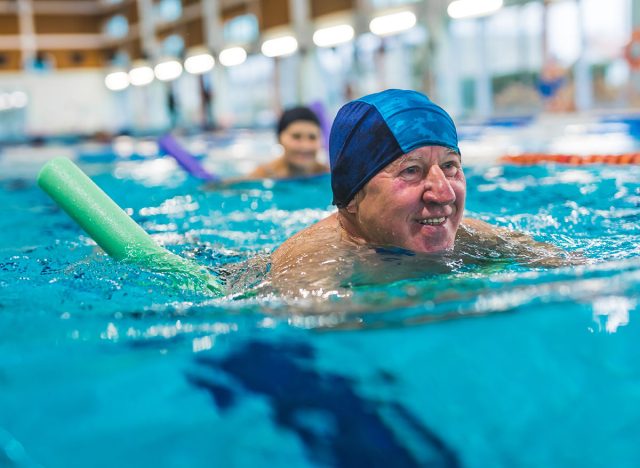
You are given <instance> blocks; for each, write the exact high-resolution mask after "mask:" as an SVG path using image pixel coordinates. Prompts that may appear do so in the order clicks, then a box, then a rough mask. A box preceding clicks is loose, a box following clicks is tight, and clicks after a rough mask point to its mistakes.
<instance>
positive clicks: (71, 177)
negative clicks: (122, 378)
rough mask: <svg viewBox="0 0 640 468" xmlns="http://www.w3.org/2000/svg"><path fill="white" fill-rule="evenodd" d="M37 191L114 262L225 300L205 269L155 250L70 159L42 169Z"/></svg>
mask: <svg viewBox="0 0 640 468" xmlns="http://www.w3.org/2000/svg"><path fill="white" fill-rule="evenodd" d="M38 185H39V186H40V187H41V188H42V189H43V190H44V191H45V192H47V194H48V195H49V196H50V197H51V198H53V200H54V201H55V202H56V203H57V204H58V205H59V206H60V207H61V208H62V209H63V210H64V211H65V212H66V213H67V214H68V215H69V216H71V218H73V220H74V221H76V222H77V223H78V224H79V225H80V226H81V227H82V229H84V230H85V231H86V232H87V234H89V235H90V236H91V238H93V240H94V241H96V243H97V244H98V245H99V246H100V247H102V249H103V250H104V251H105V252H106V253H108V254H109V255H110V256H112V257H113V258H115V259H116V260H123V261H128V262H134V263H136V264H139V265H141V266H143V267H145V268H147V269H150V270H152V271H157V272H161V273H164V274H166V275H167V276H168V277H170V278H171V279H172V280H173V281H174V283H176V284H178V285H179V286H181V287H186V288H189V289H193V290H200V291H205V292H209V293H214V294H216V295H222V294H223V289H222V286H221V285H220V283H219V282H218V280H217V279H216V278H215V277H214V276H212V275H211V274H210V273H209V272H207V270H206V269H205V268H203V267H201V266H200V265H197V264H196V263H193V262H191V261H189V260H186V259H184V258H182V257H180V256H178V255H175V254H173V253H171V252H169V251H168V250H166V249H165V248H163V247H161V246H159V245H158V244H156V243H155V242H154V240H153V239H152V238H151V236H150V235H149V234H147V233H146V232H145V231H144V229H142V228H141V227H140V226H138V224H136V222H135V221H134V220H133V219H131V218H130V217H129V216H128V215H127V214H126V213H125V212H124V211H123V210H122V209H121V208H120V207H119V206H118V205H117V204H116V203H115V202H114V201H113V200H112V199H111V198H109V196H108V195H107V194H106V193H104V192H103V191H102V190H101V189H100V187H98V186H97V185H96V184H95V183H93V181H92V180H91V179H90V178H89V177H87V175H86V174H85V173H84V172H82V170H80V168H79V167H78V166H76V165H75V164H74V163H73V162H71V161H70V160H69V159H67V158H56V159H53V160H51V161H49V162H48V163H47V164H45V165H44V167H43V168H42V169H41V170H40V173H39V174H38Z"/></svg>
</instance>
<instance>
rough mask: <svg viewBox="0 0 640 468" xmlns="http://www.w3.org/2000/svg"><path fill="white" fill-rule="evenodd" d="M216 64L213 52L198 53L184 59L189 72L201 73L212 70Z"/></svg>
mask: <svg viewBox="0 0 640 468" xmlns="http://www.w3.org/2000/svg"><path fill="white" fill-rule="evenodd" d="M215 64H216V61H215V59H214V58H213V56H212V55H211V54H209V53H204V54H196V55H192V56H190V57H187V60H185V61H184V68H185V70H187V71H188V72H189V73H192V74H194V75H201V74H203V73H206V72H208V71H209V70H211V69H212V68H213V66H214V65H215Z"/></svg>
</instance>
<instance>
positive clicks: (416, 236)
mask: <svg viewBox="0 0 640 468" xmlns="http://www.w3.org/2000/svg"><path fill="white" fill-rule="evenodd" d="M466 193H467V186H466V181H465V178H464V173H463V172H462V166H461V161H460V156H459V155H458V154H457V153H455V152H454V151H452V150H450V149H448V148H444V147H441V146H424V147H422V148H418V149H415V150H413V151H411V152H410V153H407V154H405V155H404V156H402V157H400V158H398V159H396V160H395V161H394V162H392V163H391V164H389V165H388V166H387V167H385V168H384V169H383V170H382V171H380V172H379V173H378V174H376V175H375V176H374V177H373V178H372V179H371V180H370V181H369V182H368V183H367V184H366V185H365V186H364V188H363V189H362V190H361V191H360V192H358V194H357V195H356V197H355V198H354V199H353V200H352V201H351V202H350V203H349V205H348V206H347V211H349V212H350V213H352V214H353V215H355V219H356V225H357V227H358V229H359V233H360V235H361V236H362V237H363V238H364V239H365V240H366V241H367V242H369V243H371V244H375V245H387V246H396V247H401V248H404V249H407V250H412V251H414V252H440V251H443V250H447V249H451V248H453V244H454V242H455V236H456V232H457V230H458V226H459V225H460V221H461V220H462V214H463V211H464V202H465V197H466Z"/></svg>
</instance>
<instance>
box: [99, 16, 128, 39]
mask: <svg viewBox="0 0 640 468" xmlns="http://www.w3.org/2000/svg"><path fill="white" fill-rule="evenodd" d="M104 33H105V34H106V35H107V36H108V37H110V38H116V39H117V38H121V37H125V36H126V35H127V34H128V33H129V21H127V18H126V17H125V16H123V15H115V16H112V17H111V18H109V19H108V20H107V21H106V23H105V24H104Z"/></svg>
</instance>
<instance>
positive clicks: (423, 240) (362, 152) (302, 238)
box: [269, 89, 573, 290]
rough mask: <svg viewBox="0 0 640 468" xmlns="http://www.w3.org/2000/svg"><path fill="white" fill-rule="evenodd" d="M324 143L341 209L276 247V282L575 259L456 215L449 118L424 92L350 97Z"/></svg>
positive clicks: (456, 173) (456, 167)
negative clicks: (470, 264) (470, 263)
mask: <svg viewBox="0 0 640 468" xmlns="http://www.w3.org/2000/svg"><path fill="white" fill-rule="evenodd" d="M329 146H330V147H329V152H330V163H331V187H332V191H333V203H334V204H335V205H336V206H337V207H338V211H337V212H336V213H334V214H331V215H330V216H328V217H327V218H325V219H323V220H321V221H319V222H317V223H316V224H314V225H312V226H310V227H308V228H306V229H304V230H302V231H301V232H299V233H297V234H295V235H294V236H293V237H291V238H290V239H288V240H287V241H285V242H284V243H283V244H282V245H281V246H280V247H279V248H278V249H277V250H275V252H274V253H273V254H272V256H271V266H270V272H269V275H270V278H271V280H272V283H273V285H274V286H276V287H278V289H290V290H291V289H295V288H296V287H298V286H302V287H305V288H323V287H332V286H336V285H353V284H358V283H370V282H380V281H393V280H397V279H403V278H406V277H408V276H411V275H414V274H417V272H418V271H430V272H437V271H439V270H442V269H443V268H444V269H445V270H446V268H447V265H448V264H450V263H451V262H455V261H463V262H465V261H469V260H471V261H478V262H480V263H482V262H483V261H494V259H495V258H496V257H509V258H510V259H513V260H515V261H519V262H521V263H527V264H531V265H535V266H560V265H564V264H570V263H573V261H572V260H571V259H569V258H568V257H567V255H566V253H565V252H563V251H562V250H560V249H559V248H557V247H555V246H552V245H549V244H544V243H540V242H536V241H534V240H533V239H532V238H530V237H529V236H527V235H525V234H522V233H517V232H511V231H509V230H507V229H504V228H498V227H495V226H491V225H490V224H487V223H485V222H483V221H480V220H474V219H469V218H463V215H464V206H465V199H466V181H465V176H464V171H463V169H462V159H461V154H460V149H459V148H458V137H457V132H456V127H455V125H454V123H453V120H452V119H451V117H450V116H449V114H447V112H445V111H444V109H442V108H441V107H439V106H438V105H436V104H434V103H433V102H432V101H431V100H430V99H429V98H428V97H427V96H425V95H423V94H421V93H418V92H416V91H408V90H398V89H390V90H386V91H383V92H380V93H376V94H371V95H368V96H365V97H363V98H360V99H357V100H355V101H352V102H349V103H347V104H346V105H345V106H343V107H342V108H341V109H340V111H339V112H338V114H337V116H336V119H335V121H334V123H333V127H332V130H331V137H330V145H329Z"/></svg>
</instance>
